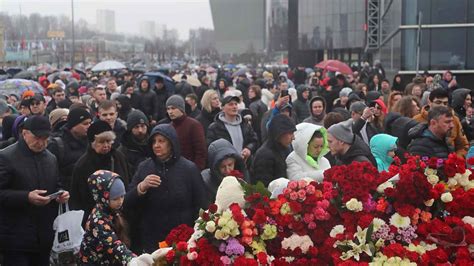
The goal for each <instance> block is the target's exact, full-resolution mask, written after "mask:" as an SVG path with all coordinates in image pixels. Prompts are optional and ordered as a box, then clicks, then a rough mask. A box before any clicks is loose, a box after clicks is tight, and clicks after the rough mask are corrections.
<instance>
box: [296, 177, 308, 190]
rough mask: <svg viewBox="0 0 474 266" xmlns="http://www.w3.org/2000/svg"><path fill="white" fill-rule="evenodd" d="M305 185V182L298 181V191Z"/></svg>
mask: <svg viewBox="0 0 474 266" xmlns="http://www.w3.org/2000/svg"><path fill="white" fill-rule="evenodd" d="M307 184H308V183H306V181H304V180H302V179H300V180H298V188H300V189H301V188H305V187H306V185H307Z"/></svg>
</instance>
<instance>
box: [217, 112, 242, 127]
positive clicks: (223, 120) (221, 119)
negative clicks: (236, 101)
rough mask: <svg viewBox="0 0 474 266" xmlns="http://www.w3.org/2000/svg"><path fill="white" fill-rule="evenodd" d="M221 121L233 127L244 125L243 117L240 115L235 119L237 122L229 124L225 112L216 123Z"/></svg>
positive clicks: (218, 116) (221, 113)
mask: <svg viewBox="0 0 474 266" xmlns="http://www.w3.org/2000/svg"><path fill="white" fill-rule="evenodd" d="M217 120H220V121H222V123H224V124H228V125H231V126H238V125H240V124H241V123H242V116H241V115H240V114H237V117H236V118H235V121H233V122H229V121H227V120H226V119H225V114H224V112H220V113H219V115H217V116H216V121H217Z"/></svg>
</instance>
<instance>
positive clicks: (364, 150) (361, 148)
mask: <svg viewBox="0 0 474 266" xmlns="http://www.w3.org/2000/svg"><path fill="white" fill-rule="evenodd" d="M352 162H370V163H372V164H373V165H374V166H375V167H377V162H376V161H375V158H374V156H373V155H372V153H371V152H370V148H369V146H368V145H367V144H365V142H364V141H363V140H362V139H361V138H360V137H359V136H355V138H354V142H353V143H352V145H351V147H350V148H349V150H347V152H346V153H345V154H343V155H336V165H349V164H351V163H352Z"/></svg>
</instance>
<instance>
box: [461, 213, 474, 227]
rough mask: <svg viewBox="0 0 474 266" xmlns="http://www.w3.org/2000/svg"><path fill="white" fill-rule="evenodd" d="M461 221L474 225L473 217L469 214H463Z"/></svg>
mask: <svg viewBox="0 0 474 266" xmlns="http://www.w3.org/2000/svg"><path fill="white" fill-rule="evenodd" d="M462 221H463V222H464V223H466V224H470V225H471V226H472V227H474V217H471V216H464V218H462Z"/></svg>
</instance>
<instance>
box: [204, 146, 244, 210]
mask: <svg viewBox="0 0 474 266" xmlns="http://www.w3.org/2000/svg"><path fill="white" fill-rule="evenodd" d="M207 158H208V162H209V168H208V169H204V170H203V171H202V172H201V176H202V179H203V181H204V184H205V187H206V192H207V198H208V199H209V200H210V202H214V200H215V198H216V193H217V189H218V188H219V185H220V184H221V181H222V179H223V178H224V177H226V176H228V175H234V176H236V177H237V178H241V179H243V180H245V181H247V182H248V181H249V176H248V171H247V169H246V167H245V162H244V160H243V158H242V156H241V155H240V153H239V152H237V150H236V149H235V148H234V146H233V145H232V143H230V142H229V141H227V140H225V139H218V140H215V141H213V142H212V143H211V144H210V145H209V148H208V152H207Z"/></svg>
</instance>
